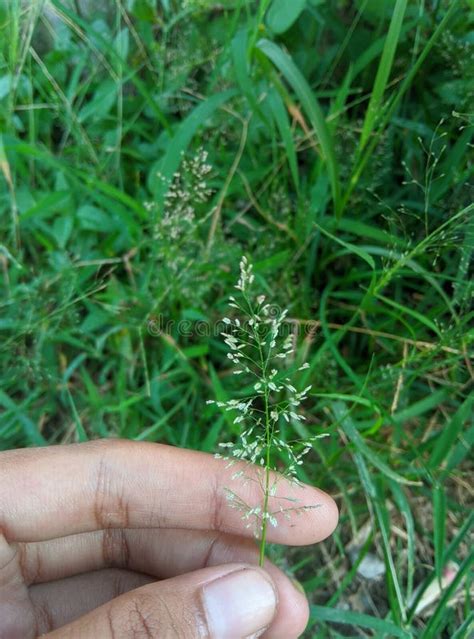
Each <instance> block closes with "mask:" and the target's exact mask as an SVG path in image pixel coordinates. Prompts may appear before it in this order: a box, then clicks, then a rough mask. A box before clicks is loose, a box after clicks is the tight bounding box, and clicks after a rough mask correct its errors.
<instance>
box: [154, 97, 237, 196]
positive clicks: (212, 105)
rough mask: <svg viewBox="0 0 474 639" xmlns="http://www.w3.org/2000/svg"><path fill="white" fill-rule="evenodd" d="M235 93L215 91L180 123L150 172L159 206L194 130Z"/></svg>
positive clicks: (194, 132)
mask: <svg viewBox="0 0 474 639" xmlns="http://www.w3.org/2000/svg"><path fill="white" fill-rule="evenodd" d="M235 94H236V91H235V90H234V89H229V90H228V91H224V92H223V93H217V94H215V95H213V96H211V97H210V98H208V99H207V100H205V101H204V102H202V103H201V104H199V105H198V106H197V107H196V108H195V109H194V110H193V111H192V112H191V113H190V114H189V115H188V117H187V118H186V119H185V120H184V121H183V122H182V123H181V124H180V126H179V127H178V130H177V131H176V133H175V135H174V137H173V138H172V139H171V140H170V142H169V143H168V147H167V151H166V153H165V155H164V157H163V158H162V159H161V160H160V161H159V162H157V163H156V164H155V165H154V166H153V167H152V169H151V172H150V188H151V190H152V191H153V192H154V195H155V202H156V203H157V204H158V205H159V206H160V205H161V203H162V202H163V198H164V196H165V194H166V192H167V190H168V181H169V180H170V179H171V178H172V176H173V173H175V171H177V170H178V168H179V165H180V164H181V159H182V154H183V153H184V152H185V151H186V149H187V148H188V146H189V145H190V143H191V140H192V139H193V137H194V135H195V134H196V131H197V130H198V128H199V127H200V126H202V125H203V124H204V123H205V122H206V120H207V119H208V118H210V117H211V115H212V114H213V113H214V111H215V110H216V109H218V108H219V107H220V106H221V105H222V104H224V103H225V102H227V101H228V100H229V99H230V98H231V97H233V96H234V95H235ZM157 173H159V174H160V175H159V176H158V175H157Z"/></svg>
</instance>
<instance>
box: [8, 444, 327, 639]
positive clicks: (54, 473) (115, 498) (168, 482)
mask: <svg viewBox="0 0 474 639" xmlns="http://www.w3.org/2000/svg"><path fill="white" fill-rule="evenodd" d="M234 471H235V468H233V469H227V468H226V462H225V461H223V460H219V459H215V458H214V457H212V456H211V455H206V454H204V453H198V452H193V451H189V450H181V449H178V448H173V447H169V446H163V445H160V444H148V443H137V442H131V441H122V440H107V441H98V442H90V443H87V444H74V445H70V446H57V447H50V448H41V449H24V450H16V451H8V452H4V453H0V639H31V638H33V637H36V636H38V635H41V634H43V633H49V634H48V635H47V636H48V638H50V639H53V638H54V639H75V638H78V639H88V638H89V637H91V638H94V639H128V638H129V637H147V638H153V639H155V638H160V639H161V638H168V637H169V638H170V639H175V638H178V637H182V638H185V639H201V638H206V639H207V638H209V639H242V638H244V637H249V636H260V633H261V632H262V631H263V632H264V634H263V636H264V637H265V638H268V639H280V638H281V639H292V638H293V637H298V636H299V635H300V634H301V632H303V630H304V628H305V626H306V623H307V619H308V605H307V602H306V599H305V597H304V595H303V594H302V593H301V592H299V591H298V590H297V589H296V588H295V587H294V586H293V585H292V583H291V581H290V579H289V578H288V577H286V576H285V575H284V574H283V573H282V572H281V571H280V570H279V569H278V568H276V567H275V566H274V565H272V564H271V563H270V562H266V565H265V570H262V569H259V568H257V567H256V565H257V563H258V549H257V547H256V545H255V542H254V541H253V540H252V531H251V530H249V529H246V528H245V524H244V522H243V521H242V519H241V513H239V512H238V511H236V510H233V509H231V508H230V507H229V505H228V503H227V501H226V497H225V490H224V489H225V487H229V486H232V484H233V483H235V482H232V480H231V475H232V473H233V472H234ZM281 485H283V484H281ZM236 490H237V489H236ZM258 491H259V487H258V484H256V483H255V482H249V483H246V484H243V485H242V486H239V494H241V495H242V496H243V497H245V499H246V501H247V502H250V503H255V504H257V503H259V501H260V499H261V497H259V492H258ZM287 494H288V496H290V495H291V496H292V497H294V498H296V499H298V500H300V501H299V503H301V504H319V507H318V508H316V509H311V510H308V511H304V512H301V513H299V514H298V515H296V514H295V515H294V516H292V517H291V519H290V520H289V521H287V520H286V519H285V518H282V519H281V520H280V521H279V523H278V526H277V527H276V528H270V529H269V531H268V540H269V541H270V542H274V543H281V544H288V545H302V544H311V543H315V542H317V541H321V540H322V539H324V538H325V537H327V536H328V535H329V534H331V532H332V531H333V529H334V527H335V525H336V523H337V508H336V506H335V503H334V501H333V500H332V499H331V498H330V497H329V496H328V495H326V494H325V493H323V492H321V491H319V490H317V489H315V488H311V487H309V486H301V487H294V486H288V488H287Z"/></svg>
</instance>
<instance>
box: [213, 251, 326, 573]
mask: <svg viewBox="0 0 474 639" xmlns="http://www.w3.org/2000/svg"><path fill="white" fill-rule="evenodd" d="M252 271H253V269H252V265H251V264H249V262H248V261H247V259H246V258H245V257H243V258H242V260H241V262H240V277H239V281H238V283H237V285H236V289H237V290H238V291H239V294H238V295H237V296H236V297H234V296H232V297H230V301H229V306H230V307H231V308H232V309H233V312H235V311H238V312H239V313H240V314H241V315H242V316H243V319H242V320H240V319H239V318H238V317H236V318H234V319H230V318H228V317H225V318H224V319H223V322H224V324H225V326H226V329H227V330H226V331H224V332H223V333H222V335H223V337H224V341H225V343H226V344H227V346H228V347H229V349H230V351H229V353H228V354H227V357H228V358H229V359H230V361H231V362H232V363H233V364H235V366H236V369H235V370H234V374H235V375H243V376H246V377H248V378H249V380H250V383H251V385H252V388H253V393H252V394H251V395H249V396H247V397H244V398H240V399H238V400H237V399H230V400H228V401H226V402H219V401H217V402H215V401H214V400H209V401H208V404H216V405H217V406H218V407H220V408H222V409H224V410H226V411H232V412H233V413H237V416H236V417H235V418H234V422H233V423H234V424H236V425H241V426H240V428H241V430H240V432H239V433H238V436H237V437H236V441H235V442H226V443H221V444H220V447H221V448H222V449H224V451H225V452H224V453H223V454H218V455H217V456H218V457H224V458H225V459H227V460H228V462H229V464H228V465H229V466H232V465H234V464H235V463H236V462H237V461H241V462H242V461H243V462H246V463H245V465H244V466H243V467H242V465H240V466H239V469H238V470H236V472H235V473H234V474H233V475H232V479H243V481H254V482H255V481H257V482H258V484H259V486H260V489H261V491H262V503H261V505H251V504H247V503H246V502H245V501H244V500H243V499H242V498H241V497H239V496H238V494H237V493H235V492H234V491H232V490H230V489H228V488H227V489H226V493H227V498H228V501H229V503H230V505H231V507H233V508H236V509H238V510H240V511H241V512H242V518H243V519H244V520H245V521H246V522H247V523H246V526H247V528H250V527H251V526H252V525H253V526H254V534H255V536H256V537H257V538H259V539H260V553H259V565H260V566H263V564H264V562H265V549H266V543H267V532H268V527H269V526H273V527H276V526H277V525H278V518H280V517H286V518H287V519H290V517H291V515H292V514H294V513H296V514H301V512H303V511H306V510H309V509H312V508H317V507H318V505H317V504H316V505H315V504H313V505H298V504H296V503H295V501H296V500H295V499H292V498H291V497H288V496H285V497H282V496H279V495H277V484H278V482H279V481H280V480H281V479H283V478H285V479H287V480H288V481H289V482H290V483H293V484H299V481H298V478H297V469H298V467H299V466H301V465H302V464H303V458H304V456H305V455H307V454H308V453H309V451H310V450H311V448H312V445H313V442H314V440H315V439H318V438H319V437H325V436H326V434H322V435H316V436H313V437H310V438H309V439H308V440H305V441H302V440H292V441H286V440H285V439H284V438H283V436H282V435H281V433H280V430H279V423H280V422H281V420H284V421H285V422H290V421H292V422H298V421H301V420H304V419H305V417H304V415H302V414H301V413H298V412H297V411H298V407H299V406H300V404H301V403H302V402H303V401H304V400H305V399H306V398H307V394H308V392H309V390H310V389H311V386H308V387H306V388H305V389H304V390H303V391H297V389H296V388H295V387H294V386H293V384H292V383H291V379H290V377H289V376H288V372H289V364H288V361H289V360H288V358H289V356H290V355H291V354H292V353H293V350H294V349H293V336H292V335H291V334H289V335H287V336H284V335H281V332H282V327H283V326H284V320H285V317H286V315H287V312H288V311H287V310H283V311H281V310H280V309H278V308H276V307H274V306H271V305H270V304H269V303H267V302H266V299H265V296H264V295H259V296H257V297H256V298H255V299H254V298H253V297H252V294H251V289H252V284H253V282H254V275H253V272H252ZM244 318H245V319H244ZM293 368H294V367H293ZM305 368H308V364H306V363H305V364H303V365H302V366H300V367H299V368H298V369H297V370H303V369H305ZM277 456H278V458H279V459H280V460H282V459H283V460H284V461H286V467H285V468H284V469H283V470H282V468H280V467H278V468H277V467H276V463H275V461H276V457H277ZM250 464H252V467H253V465H257V466H260V467H261V469H262V472H260V473H257V476H255V473H254V472H253V473H250V472H247V468H248V466H249V465H250ZM273 471H277V473H273ZM277 500H280V502H281V501H283V502H285V505H282V504H281V503H280V505H279V507H278V508H276V509H275V508H273V509H271V508H270V504H271V503H272V504H273V503H275V501H277Z"/></svg>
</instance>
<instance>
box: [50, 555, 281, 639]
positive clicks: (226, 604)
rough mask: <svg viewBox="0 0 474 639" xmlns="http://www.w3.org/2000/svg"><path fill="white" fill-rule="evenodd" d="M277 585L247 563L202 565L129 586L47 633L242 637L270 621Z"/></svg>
mask: <svg viewBox="0 0 474 639" xmlns="http://www.w3.org/2000/svg"><path fill="white" fill-rule="evenodd" d="M276 607H277V591H276V588H275V586H274V584H273V582H272V580H271V578H270V577H269V575H268V574H267V573H266V572H265V571H263V570H261V569H260V568H256V567H254V566H249V565H247V564H227V565H225V566H217V567H212V568H204V569H202V570H197V571H195V572H192V573H188V574H186V575H181V576H179V577H175V578H173V579H166V580H164V581H161V582H157V583H153V584H148V585H146V586H143V587H142V588H138V589H137V590H132V591H131V592H128V593H126V594H124V595H122V596H120V597H117V598H116V599H113V600H112V601H110V602H108V603H107V604H105V605H103V606H101V607H100V608H96V610H94V611H92V612H91V613H89V614H88V615H85V616H84V617H81V618H80V619H77V620H76V621H73V622H72V623H70V624H68V625H67V626H63V627H62V628H59V629H58V630H55V631H54V632H52V633H50V634H48V635H46V636H47V637H48V639H53V638H54V639H80V638H83V637H100V639H129V638H130V637H143V638H144V639H145V638H146V639H155V638H159V639H165V638H168V637H169V638H170V639H176V638H177V637H186V639H244V638H246V637H249V636H255V635H256V636H259V635H260V634H261V633H262V632H263V631H264V630H265V629H266V628H267V627H268V626H269V625H270V623H271V622H272V620H273V618H274V616H275V613H276Z"/></svg>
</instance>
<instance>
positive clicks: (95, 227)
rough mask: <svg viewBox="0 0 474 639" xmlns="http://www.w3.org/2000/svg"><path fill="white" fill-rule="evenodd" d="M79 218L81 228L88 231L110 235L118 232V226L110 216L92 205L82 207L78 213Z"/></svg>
mask: <svg viewBox="0 0 474 639" xmlns="http://www.w3.org/2000/svg"><path fill="white" fill-rule="evenodd" d="M77 217H78V220H79V224H80V226H81V228H83V229H86V230H88V231H97V232H99V233H110V232H111V231H115V230H117V224H116V222H115V221H114V220H113V219H112V218H111V217H110V215H109V214H108V213H106V212H105V211H101V209H98V208H97V207H96V206H92V205H91V204H84V206H81V207H80V209H79V210H78V211H77Z"/></svg>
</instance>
